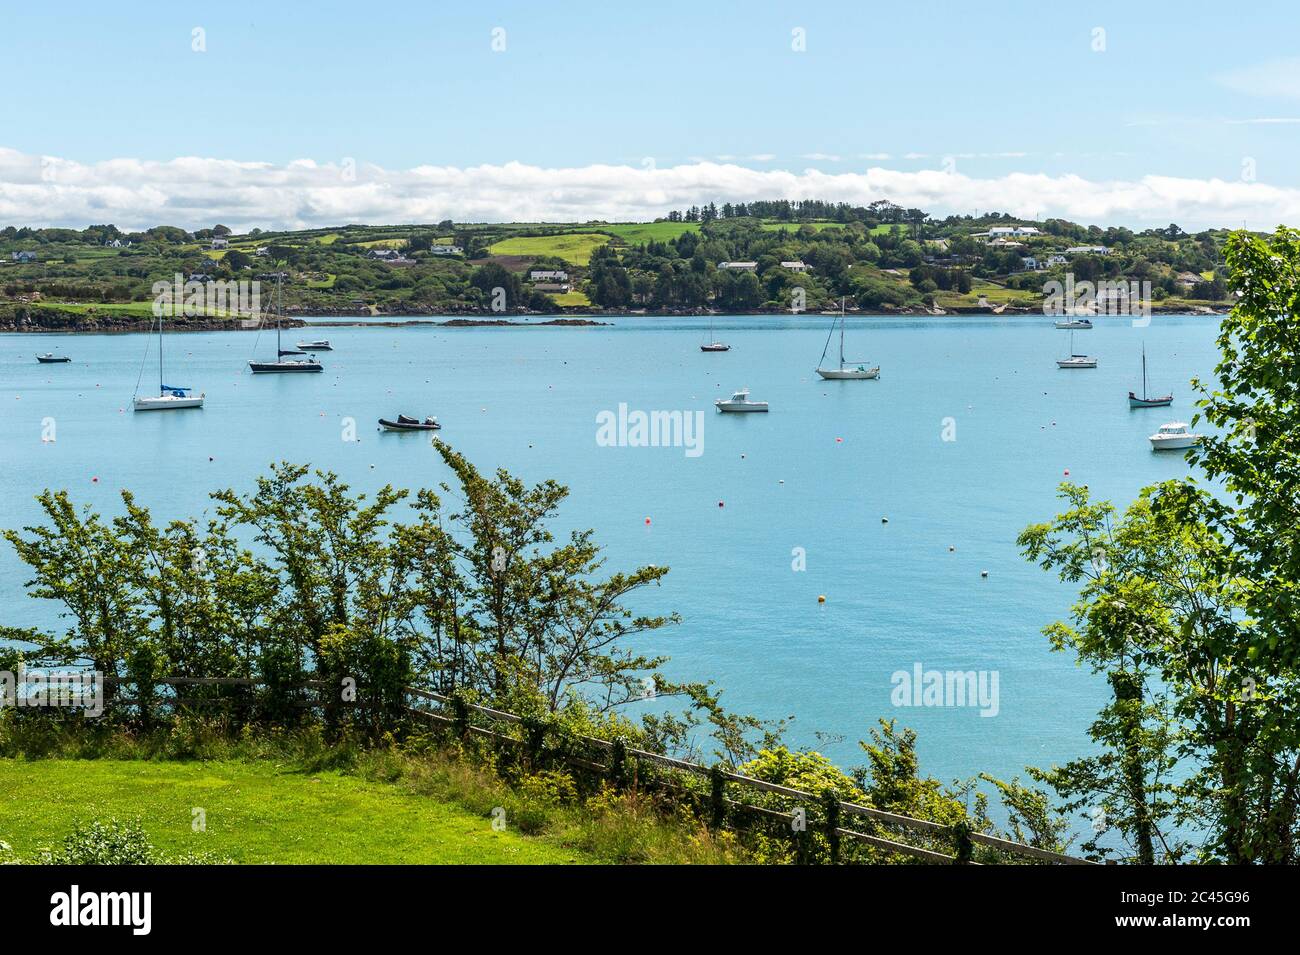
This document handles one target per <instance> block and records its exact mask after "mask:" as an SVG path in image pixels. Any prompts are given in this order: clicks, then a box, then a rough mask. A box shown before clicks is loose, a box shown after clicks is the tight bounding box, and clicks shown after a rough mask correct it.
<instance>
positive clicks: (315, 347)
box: [298, 338, 334, 351]
mask: <svg viewBox="0 0 1300 955" xmlns="http://www.w3.org/2000/svg"><path fill="white" fill-rule="evenodd" d="M298 350H299V351H333V350H334V346H333V345H331V344H330V343H329V340H328V339H324V338H322V339H321V340H320V341H316V342H298Z"/></svg>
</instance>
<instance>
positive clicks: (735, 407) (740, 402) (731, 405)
mask: <svg viewBox="0 0 1300 955" xmlns="http://www.w3.org/2000/svg"><path fill="white" fill-rule="evenodd" d="M713 405H714V407H716V408H717V409H718V410H719V411H766V410H767V402H766V401H750V400H749V389H748V388H741V389H740V390H739V391H737V392H735V393H733V394H732V396H731V397H730V398H719V399H718V400H717V401H715V402H713Z"/></svg>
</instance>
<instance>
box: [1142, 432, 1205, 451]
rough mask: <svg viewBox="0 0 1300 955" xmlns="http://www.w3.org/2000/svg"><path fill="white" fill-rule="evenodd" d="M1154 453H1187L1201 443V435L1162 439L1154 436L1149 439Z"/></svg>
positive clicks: (1184, 435) (1183, 435) (1182, 435)
mask: <svg viewBox="0 0 1300 955" xmlns="http://www.w3.org/2000/svg"><path fill="white" fill-rule="evenodd" d="M1148 440H1149V441H1150V442H1151V450H1152V451H1186V450H1187V449H1188V448H1194V447H1196V445H1198V444H1200V443H1201V436H1200V435H1199V434H1180V435H1177V436H1176V437H1172V438H1160V437H1156V436H1155V435H1153V436H1152V437H1150V438H1149V439H1148Z"/></svg>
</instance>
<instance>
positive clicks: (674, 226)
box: [598, 222, 700, 245]
mask: <svg viewBox="0 0 1300 955" xmlns="http://www.w3.org/2000/svg"><path fill="white" fill-rule="evenodd" d="M598 228H599V229H600V231H601V232H607V233H609V234H610V235H613V236H617V237H618V238H620V239H622V240H623V241H624V242H626V243H627V244H628V245H640V244H641V243H642V242H667V241H668V240H670V239H675V238H677V237H678V236H679V235H684V234H685V233H687V232H699V231H700V224H699V223H698V222H620V223H616V224H614V225H602V226H599V227H598Z"/></svg>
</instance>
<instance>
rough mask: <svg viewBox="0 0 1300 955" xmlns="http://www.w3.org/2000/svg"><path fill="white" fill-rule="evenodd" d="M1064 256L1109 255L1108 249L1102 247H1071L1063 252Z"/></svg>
mask: <svg viewBox="0 0 1300 955" xmlns="http://www.w3.org/2000/svg"><path fill="white" fill-rule="evenodd" d="M1065 254H1066V255H1110V249H1108V248H1106V247H1105V246H1104V245H1072V246H1070V248H1068V249H1066V250H1065Z"/></svg>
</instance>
